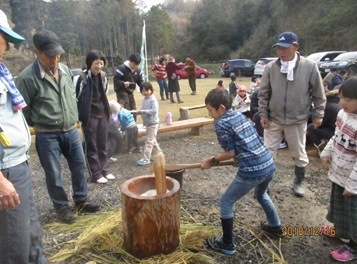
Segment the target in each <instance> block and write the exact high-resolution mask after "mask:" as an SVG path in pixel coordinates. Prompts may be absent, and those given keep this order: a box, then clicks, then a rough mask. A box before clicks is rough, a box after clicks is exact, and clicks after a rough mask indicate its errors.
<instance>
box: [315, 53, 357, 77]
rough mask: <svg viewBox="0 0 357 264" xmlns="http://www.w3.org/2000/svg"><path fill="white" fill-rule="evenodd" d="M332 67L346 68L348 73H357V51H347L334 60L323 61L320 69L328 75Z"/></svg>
mask: <svg viewBox="0 0 357 264" xmlns="http://www.w3.org/2000/svg"><path fill="white" fill-rule="evenodd" d="M332 68H336V69H337V70H342V69H345V70H346V71H347V73H348V75H356V74H357V51H351V52H345V53H342V54H340V55H338V56H337V57H336V58H335V59H334V60H333V61H330V62H326V63H323V64H322V65H321V66H320V71H321V72H323V73H324V75H326V74H327V73H329V72H330V71H331V69H332Z"/></svg>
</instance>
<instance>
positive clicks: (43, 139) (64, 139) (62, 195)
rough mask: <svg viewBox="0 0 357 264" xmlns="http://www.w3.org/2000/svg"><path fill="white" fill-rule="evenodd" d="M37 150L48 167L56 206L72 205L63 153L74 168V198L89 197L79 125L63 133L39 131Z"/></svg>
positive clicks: (72, 169) (53, 200)
mask: <svg viewBox="0 0 357 264" xmlns="http://www.w3.org/2000/svg"><path fill="white" fill-rule="evenodd" d="M36 149H37V153H38V157H39V159H40V162H41V165H42V167H43V169H44V170H45V174H46V184H47V191H48V194H49V195H50V198H51V200H52V203H53V205H54V207H55V208H56V209H59V208H61V207H62V206H65V205H67V204H68V198H67V194H66V192H65V190H64V188H63V182H62V178H61V154H63V156H64V157H65V158H66V160H67V163H68V167H69V169H70V171H71V180H72V189H73V200H74V201H75V202H82V201H84V200H85V199H86V198H87V192H88V189H87V182H86V176H85V172H86V162H85V157H84V152H83V147H82V142H81V139H80V137H79V133H78V130H77V128H74V129H72V130H69V131H65V132H59V133H37V134H36Z"/></svg>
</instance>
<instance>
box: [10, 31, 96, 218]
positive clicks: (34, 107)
mask: <svg viewBox="0 0 357 264" xmlns="http://www.w3.org/2000/svg"><path fill="white" fill-rule="evenodd" d="M33 44H34V46H35V53H36V56H37V58H36V60H35V61H34V62H33V63H32V64H31V65H29V66H28V67H27V68H25V69H24V70H23V71H22V72H21V73H20V75H19V76H18V78H17V79H16V84H17V86H18V88H19V90H20V92H21V93H22V95H23V96H24V98H25V101H26V103H27V104H28V106H27V107H26V108H25V109H24V115H25V117H26V120H27V123H28V124H29V125H31V126H33V128H34V130H35V132H36V149H37V153H38V156H39V159H40V162H41V165H42V167H43V168H44V170H45V174H46V184H47V191H48V194H49V195H50V198H51V200H52V203H53V205H54V208H55V210H56V212H57V214H58V219H59V220H60V221H61V222H64V223H73V222H75V221H76V218H75V215H74V212H73V211H72V208H71V207H70V206H69V204H68V197H67V194H66V192H65V190H64V187H63V181H62V177H61V162H60V160H61V154H63V155H64V157H65V158H66V160H67V162H68V166H69V169H70V171H71V180H72V189H73V200H74V202H75V208H76V209H77V210H78V211H82V212H89V213H92V212H96V211H99V209H100V206H99V205H94V204H91V203H89V202H88V199H87V195H88V189H87V182H86V176H85V172H86V162H85V158H84V152H83V148H82V142H81V139H80V137H79V133H78V129H77V127H76V123H77V121H78V110H77V102H76V91H75V88H74V86H73V82H72V73H71V71H70V69H69V68H68V67H67V66H65V65H64V64H61V63H60V62H59V61H60V58H61V54H62V53H64V50H63V48H62V46H61V44H60V42H59V38H58V36H57V35H56V34H55V33H53V32H52V31H49V30H43V31H40V32H37V33H36V34H35V35H34V36H33Z"/></svg>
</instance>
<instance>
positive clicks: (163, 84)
mask: <svg viewBox="0 0 357 264" xmlns="http://www.w3.org/2000/svg"><path fill="white" fill-rule="evenodd" d="M157 83H158V84H159V87H160V96H161V98H165V96H166V95H168V93H169V86H168V85H167V80H166V79H157Z"/></svg>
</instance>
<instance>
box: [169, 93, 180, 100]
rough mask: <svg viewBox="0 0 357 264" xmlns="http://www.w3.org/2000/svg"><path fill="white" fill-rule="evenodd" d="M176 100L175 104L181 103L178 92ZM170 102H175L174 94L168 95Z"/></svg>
mask: <svg viewBox="0 0 357 264" xmlns="http://www.w3.org/2000/svg"><path fill="white" fill-rule="evenodd" d="M176 98H177V102H181V96H180V92H176ZM170 101H171V102H173V101H175V99H174V93H170Z"/></svg>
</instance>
